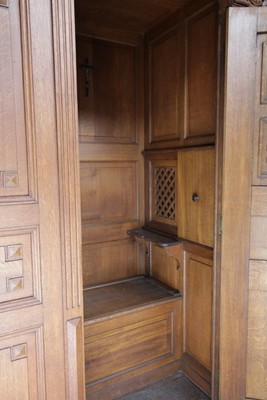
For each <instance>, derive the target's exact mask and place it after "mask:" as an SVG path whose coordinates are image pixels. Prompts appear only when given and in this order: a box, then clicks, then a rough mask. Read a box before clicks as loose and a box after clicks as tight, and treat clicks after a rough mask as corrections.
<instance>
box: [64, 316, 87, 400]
mask: <svg viewBox="0 0 267 400" xmlns="http://www.w3.org/2000/svg"><path fill="white" fill-rule="evenodd" d="M82 333H83V329H82V319H81V318H75V319H73V320H70V321H67V338H68V374H69V375H68V378H69V379H68V388H69V399H77V400H82V399H83V398H84V397H83V394H84V387H83V374H81V371H82V370H83V356H82V354H83V337H82Z"/></svg>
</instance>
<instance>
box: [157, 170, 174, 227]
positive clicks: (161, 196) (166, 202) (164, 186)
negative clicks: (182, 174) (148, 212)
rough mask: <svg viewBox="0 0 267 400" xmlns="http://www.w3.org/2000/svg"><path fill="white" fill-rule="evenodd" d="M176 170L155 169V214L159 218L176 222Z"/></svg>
mask: <svg viewBox="0 0 267 400" xmlns="http://www.w3.org/2000/svg"><path fill="white" fill-rule="evenodd" d="M175 204H176V170H175V168H167V167H158V168H155V206H156V207H155V212H156V215H157V216H158V217H162V218H165V219H169V220H175V216H176V215H175V213H176V207H175Z"/></svg>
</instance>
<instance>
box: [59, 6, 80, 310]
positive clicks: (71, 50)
mask: <svg viewBox="0 0 267 400" xmlns="http://www.w3.org/2000/svg"><path fill="white" fill-rule="evenodd" d="M65 3H66V4H65ZM72 3H73V2H71V1H66V2H64V1H54V2H53V4H54V7H53V17H54V18H53V19H54V37H55V39H54V40H55V78H56V95H57V122H58V163H59V182H60V185H59V186H60V210H61V243H62V257H63V269H64V275H65V290H66V308H67V309H72V308H77V307H80V306H81V304H82V299H81V296H82V284H81V282H82V281H81V263H80V243H81V238H80V228H79V221H80V193H79V189H78V188H79V164H78V159H79V157H78V122H77V121H78V117H77V100H76V99H77V95H76V75H75V65H74V64H75V60H76V55H75V29H74V10H73V4H72Z"/></svg>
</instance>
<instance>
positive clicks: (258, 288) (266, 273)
mask: <svg viewBox="0 0 267 400" xmlns="http://www.w3.org/2000/svg"><path fill="white" fill-rule="evenodd" d="M249 289H250V290H249V310H248V348H247V352H248V353H247V389H246V394H247V397H249V398H253V399H263V400H264V399H266V398H267V307H266V304H267V261H251V262H250V272H249Z"/></svg>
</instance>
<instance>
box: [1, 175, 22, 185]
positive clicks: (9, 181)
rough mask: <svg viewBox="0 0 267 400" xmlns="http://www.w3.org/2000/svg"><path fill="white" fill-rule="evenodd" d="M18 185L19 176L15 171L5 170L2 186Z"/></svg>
mask: <svg viewBox="0 0 267 400" xmlns="http://www.w3.org/2000/svg"><path fill="white" fill-rule="evenodd" d="M18 186H19V176H18V174H17V173H16V172H6V173H5V174H4V187H6V188H16V187H18Z"/></svg>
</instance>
